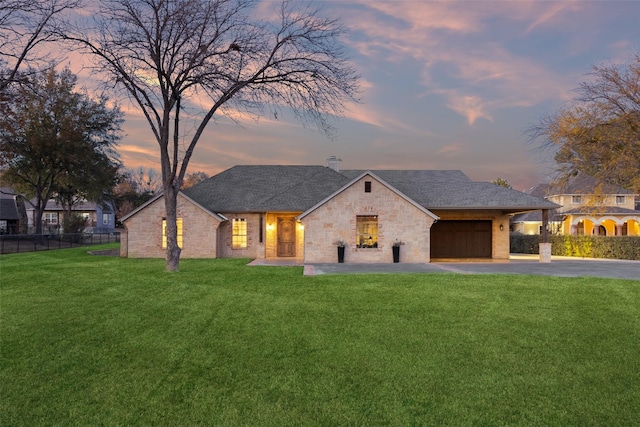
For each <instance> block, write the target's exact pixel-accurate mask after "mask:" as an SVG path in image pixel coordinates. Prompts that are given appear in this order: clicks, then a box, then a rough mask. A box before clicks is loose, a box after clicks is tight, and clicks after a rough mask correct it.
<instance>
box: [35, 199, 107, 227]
mask: <svg viewBox="0 0 640 427" xmlns="http://www.w3.org/2000/svg"><path fill="white" fill-rule="evenodd" d="M34 203H35V201H34ZM25 205H26V211H27V217H28V221H29V229H30V230H34V229H35V217H36V211H35V209H34V208H33V206H32V205H31V204H29V203H26V204H25ZM71 211H72V212H73V213H78V214H80V215H82V216H83V217H84V218H85V219H86V220H87V228H86V229H85V231H86V232H91V233H111V232H113V231H114V230H115V224H116V220H115V209H114V208H113V206H111V205H110V204H109V203H94V202H80V203H78V204H76V205H74V206H73V208H72V209H71ZM63 220H64V211H63V209H62V206H61V205H60V204H58V203H57V202H56V201H55V200H49V201H48V202H47V206H46V207H45V209H44V213H43V215H42V230H43V232H62V222H63Z"/></svg>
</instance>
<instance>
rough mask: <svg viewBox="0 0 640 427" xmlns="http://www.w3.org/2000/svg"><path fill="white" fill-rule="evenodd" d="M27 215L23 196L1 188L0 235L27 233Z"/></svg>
mask: <svg viewBox="0 0 640 427" xmlns="http://www.w3.org/2000/svg"><path fill="white" fill-rule="evenodd" d="M26 229H27V213H26V211H25V208H24V200H23V198H22V196H20V195H19V194H16V193H15V192H14V191H13V190H12V189H10V188H0V234H21V233H26Z"/></svg>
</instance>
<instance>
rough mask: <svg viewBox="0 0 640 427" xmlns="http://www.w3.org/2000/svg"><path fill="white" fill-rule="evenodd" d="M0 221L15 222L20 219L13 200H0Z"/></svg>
mask: <svg viewBox="0 0 640 427" xmlns="http://www.w3.org/2000/svg"><path fill="white" fill-rule="evenodd" d="M0 219H2V220H16V219H20V216H19V215H18V208H17V206H16V201H15V200H14V199H7V198H0Z"/></svg>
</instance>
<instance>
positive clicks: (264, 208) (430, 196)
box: [123, 165, 559, 220]
mask: <svg viewBox="0 0 640 427" xmlns="http://www.w3.org/2000/svg"><path fill="white" fill-rule="evenodd" d="M364 173H370V174H372V176H374V177H375V178H376V179H378V180H379V181H381V182H382V183H384V184H385V185H386V186H387V187H389V188H391V189H392V190H393V191H395V192H396V193H398V194H400V195H402V196H403V197H404V198H405V199H407V200H410V201H411V203H413V204H415V205H416V206H419V207H420V208H422V209H424V210H425V211H429V210H432V209H466V210H468V209H500V210H503V211H505V212H511V213H513V212H522V211H527V210H535V209H554V208H557V207H559V206H558V205H556V204H555V203H552V202H549V201H548V200H545V199H543V198H539V197H535V196H532V195H530V194H526V193H522V192H520V191H516V190H511V189H508V188H504V187H501V186H498V185H495V184H492V183H489V182H475V181H471V180H470V179H469V178H468V177H467V176H466V175H465V174H464V173H462V172H461V171H459V170H373V171H365V170H345V171H340V172H338V171H335V170H333V169H331V168H328V167H325V166H282V165H266V166H264V165H262V166H257V165H240V166H234V167H232V168H230V169H227V170H225V171H223V172H221V173H219V174H217V175H215V176H213V177H211V178H208V179H206V180H204V181H202V182H200V183H198V184H196V185H194V186H193V187H191V188H188V189H186V190H184V191H183V192H182V194H184V195H186V196H188V197H189V198H191V200H193V201H195V202H197V203H198V204H199V205H200V206H201V207H203V208H204V209H206V210H208V211H209V212H213V213H218V214H221V213H230V212H238V213H240V212H306V211H307V210H309V209H311V208H312V207H314V206H316V205H317V204H318V203H321V202H323V201H326V199H327V198H328V197H330V196H332V195H335V194H337V193H338V192H340V191H342V190H343V189H344V188H346V187H345V186H348V184H349V183H350V182H352V181H353V180H354V179H356V178H358V177H360V176H362V175H363V174H364ZM152 200H153V199H152ZM144 206H146V205H143V206H141V207H140V208H138V209H137V210H136V211H134V212H137V211H138V210H140V209H142V208H143V207H144ZM133 214H134V213H130V214H129V215H127V216H125V217H124V218H123V220H125V219H127V218H129V217H130V216H131V215H133ZM432 215H433V214H432Z"/></svg>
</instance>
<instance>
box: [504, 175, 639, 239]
mask: <svg viewBox="0 0 640 427" xmlns="http://www.w3.org/2000/svg"><path fill="white" fill-rule="evenodd" d="M530 193H531V194H532V195H534V196H538V197H544V198H546V199H547V200H549V201H552V202H554V203H557V204H558V205H561V207H560V208H558V209H556V210H555V211H553V212H551V213H550V215H549V230H550V232H551V233H553V234H561V235H569V234H570V235H596V236H640V210H637V206H636V197H637V196H638V195H637V194H634V193H633V192H632V191H629V190H626V189H624V188H622V187H618V186H615V185H610V184H602V183H601V182H599V181H598V180H596V179H595V178H593V177H590V176H588V175H581V174H580V175H577V176H575V177H572V178H571V179H569V180H568V181H567V182H566V183H564V184H556V185H551V184H541V185H538V186H537V187H535V188H533V189H532V190H531V192H530ZM541 227H542V216H541V214H540V212H529V213H524V214H520V215H516V216H514V218H513V220H512V230H513V231H515V232H518V233H522V234H539V233H540V230H541Z"/></svg>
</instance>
